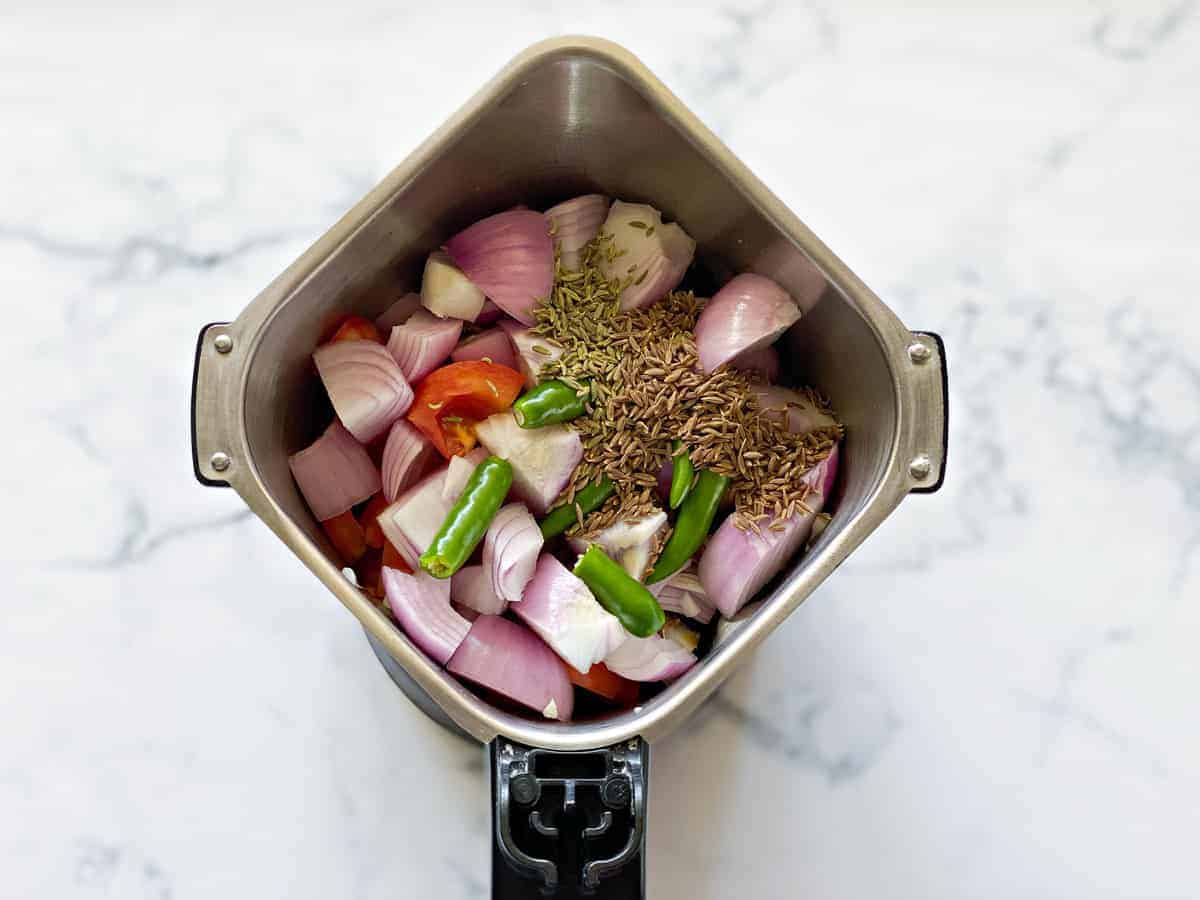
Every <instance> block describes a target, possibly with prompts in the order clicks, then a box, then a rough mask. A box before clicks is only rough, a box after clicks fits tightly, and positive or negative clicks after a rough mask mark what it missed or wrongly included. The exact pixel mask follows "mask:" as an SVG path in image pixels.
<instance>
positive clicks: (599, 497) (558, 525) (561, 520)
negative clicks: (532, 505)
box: [538, 475, 616, 540]
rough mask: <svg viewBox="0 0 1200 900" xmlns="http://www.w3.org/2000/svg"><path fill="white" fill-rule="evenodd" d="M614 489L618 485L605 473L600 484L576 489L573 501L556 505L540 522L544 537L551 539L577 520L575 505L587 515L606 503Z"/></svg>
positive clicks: (539, 525)
mask: <svg viewBox="0 0 1200 900" xmlns="http://www.w3.org/2000/svg"><path fill="white" fill-rule="evenodd" d="M614 490H616V486H615V485H614V484H613V483H612V482H611V481H609V480H608V476H607V475H605V476H604V477H603V478H602V479H600V483H599V484H595V483H593V484H589V485H587V487H585V488H583V489H582V490H578V491H576V492H575V500H574V502H573V503H564V504H563V505H562V506H556V507H554V509H552V510H550V512H548V513H546V517H545V518H544V519H542V521H541V522H539V523H538V527H539V528H541V529H542V537H544V538H545V539H546V540H550V538H552V537H557V536H558V535H560V534H562V533H563V532H564V531H566V530H567V529H568V528H570V527H571V526H572V525H574V524H575V522H576V521H577V519H576V516H575V507H576V506H577V505H578V507H579V509H580V511H581V512H582V513H583V514H584V515H585V516H586V515H587V514H588V513H590V512H591V511H592V510H594V509H599V508H600V507H601V506H602V505H603V504H604V501H605V500H607V499H608V498H609V497H611V496H612V492H613V491H614Z"/></svg>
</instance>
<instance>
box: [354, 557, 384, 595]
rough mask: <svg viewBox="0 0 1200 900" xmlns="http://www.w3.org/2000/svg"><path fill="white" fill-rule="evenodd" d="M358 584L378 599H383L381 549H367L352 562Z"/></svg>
mask: <svg viewBox="0 0 1200 900" xmlns="http://www.w3.org/2000/svg"><path fill="white" fill-rule="evenodd" d="M354 574H355V575H357V576H358V583H359V586H360V587H361V588H362V589H363V590H364V591H366V592H367V593H368V594H370V595H371V596H372V597H375V598H376V599H378V600H382V599H383V551H382V550H368V551H367V552H366V553H364V554H363V557H362V559H360V560H359V561H358V562H356V563H355V564H354Z"/></svg>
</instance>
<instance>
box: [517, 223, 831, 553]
mask: <svg viewBox="0 0 1200 900" xmlns="http://www.w3.org/2000/svg"><path fill="white" fill-rule="evenodd" d="M611 249H612V248H611V244H610V243H609V239H607V238H606V237H605V236H604V235H601V236H600V237H599V238H597V239H596V240H594V241H593V242H592V243H591V244H590V245H589V246H588V248H587V249H586V251H585V253H584V255H583V260H582V264H581V266H580V268H579V269H578V270H570V269H566V268H564V267H563V266H562V265H561V264H560V265H559V266H558V268H557V271H556V277H555V281H554V289H553V291H552V293H551V295H550V297H549V298H548V299H547V300H546V301H545V302H544V303H542V304H540V305H539V306H538V307H536V308H535V310H534V315H535V317H536V319H537V323H538V324H537V326H536V328H535V333H536V334H537V335H539V336H540V337H542V338H544V339H545V340H546V342H547V344H548V345H550V346H547V347H544V348H542V349H545V350H546V356H547V357H548V361H547V362H546V363H545V364H544V365H543V367H542V369H541V372H540V375H541V377H543V378H557V379H559V380H560V381H564V382H566V383H567V384H569V385H571V386H572V387H574V388H575V389H576V390H577V391H578V392H580V394H581V395H583V396H586V397H588V400H587V403H586V410H587V414H586V415H584V416H582V417H580V418H578V419H575V420H574V421H573V422H572V427H574V428H575V429H576V430H577V431H579V433H580V435H581V436H582V438H583V448H584V455H583V462H582V463H581V464H580V465H579V466H578V468H577V469H576V470H575V473H574V476H573V478H572V480H571V483H570V485H569V486H568V488H567V490H566V491H565V492H564V495H563V501H564V502H567V503H570V502H573V501H574V497H575V494H576V493H577V492H578V491H580V490H581V489H583V488H584V487H585V486H586V485H588V484H595V483H597V482H598V481H599V480H600V479H601V478H602V477H604V476H607V477H608V478H609V479H610V480H611V481H612V483H613V484H614V485H615V488H616V490H615V493H614V495H613V497H612V498H611V499H609V500H608V501H607V502H606V503H605V505H604V506H603V507H602V508H601V509H599V510H597V511H596V512H594V513H592V514H591V515H590V516H588V517H587V518H586V519H584V517H583V515H582V512H578V513H577V516H578V518H579V519H580V520H581V521H580V522H579V523H577V524H576V526H575V528H574V529H573V531H572V533H579V532H583V533H590V532H594V531H597V530H600V529H602V528H603V527H605V526H606V525H608V524H611V523H612V522H615V521H617V520H619V519H631V518H637V517H639V516H641V515H645V514H646V512H647V511H649V510H650V509H651V508H652V507H653V506H654V505H655V504H654V499H653V495H654V489H655V486H656V484H657V483H658V472H659V470H660V469H661V468H662V467H663V465H664V464H665V463H667V462H668V461H669V460H670V459H671V457H672V453H673V446H674V442H675V441H676V440H678V441H680V442H682V444H683V445H684V447H685V448H686V452H688V454H689V456H690V458H691V460H692V463H693V465H694V466H695V468H696V469H697V470H700V469H707V470H709V471H712V472H714V473H716V474H718V475H723V476H726V477H728V478H730V479H731V484H730V487H729V496H730V497H731V498H732V500H733V502H734V505H735V507H736V518H735V522H736V523H737V525H738V527H740V528H743V529H745V528H753V529H757V525H756V522H757V521H758V520H759V519H761V518H763V517H766V516H770V517H774V518H778V517H784V518H787V517H790V516H791V515H793V514H794V513H795V512H797V511H798V510H800V509H801V508H802V506H803V503H804V498H805V496H806V494H807V492H808V491H809V490H810V488H809V487H808V486H807V485H806V484H805V483H804V482H803V481H801V479H800V476H801V475H803V474H804V473H805V472H806V471H808V470H809V469H811V468H812V467H813V466H814V465H815V464H816V463H818V462H820V461H821V460H822V459H824V458H825V457H827V456H828V455H829V453H830V451H831V450H832V449H833V447H834V446H835V445H836V444H837V442H838V441H839V440H841V438H842V428H841V426H832V427H826V428H821V429H817V430H815V431H809V432H807V433H804V434H792V433H790V432H788V431H787V430H786V429H785V428H782V427H780V425H779V424H778V423H777V417H776V418H773V417H769V416H764V415H762V409H761V407H760V405H759V398H758V396H757V394H756V393H755V392H754V390H753V386H754V385H755V383H756V382H755V379H754V376H753V375H750V374H748V373H745V372H740V371H738V370H736V369H732V368H729V367H724V366H723V367H720V368H718V369H717V370H716V371H714V372H712V373H711V374H708V375H706V374H704V372H703V371H702V370H701V368H700V366H699V357H698V355H697V349H696V342H695V340H694V338H693V337H692V332H693V329H694V328H695V325H696V320H697V319H698V318H699V315H700V313H701V312H702V311H703V308H704V301H703V300H701V299H698V298H697V297H695V296H693V294H692V293H691V292H684V291H679V292H675V293H672V294H669V295H668V296H667V297H666V299H664V300H662V301H661V302H659V303H656V304H654V305H653V306H650V307H647V308H643V309H639V310H631V311H628V312H622V311H620V308H619V304H618V300H617V291H616V290H614V285H612V284H611V283H610V282H609V281H607V280H606V279H605V278H604V276H603V274H602V273H601V271H600V268H599V265H598V262H599V259H600V256H601V254H607V253H609V252H610V251H611ZM535 349H537V348H535ZM560 349H561V355H558V356H557V358H554V359H549V358H550V357H552V356H554V354H555V353H558V351H559V350H560ZM809 397H810V399H812V400H813V401H814V402H816V403H817V404H819V408H821V409H822V411H823V412H828V411H829V410H828V406H827V404H826V403H825V402H824V400H823V399H821V398H820V397H819V396H818V395H816V394H815V392H810V394H809Z"/></svg>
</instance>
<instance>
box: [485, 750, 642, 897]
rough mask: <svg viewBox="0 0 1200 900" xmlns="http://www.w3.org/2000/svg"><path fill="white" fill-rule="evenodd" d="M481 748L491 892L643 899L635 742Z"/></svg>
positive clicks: (639, 779) (639, 759) (638, 767)
mask: <svg viewBox="0 0 1200 900" xmlns="http://www.w3.org/2000/svg"><path fill="white" fill-rule="evenodd" d="M489 755H490V759H491V775H492V838H493V840H492V897H493V900H514V898H518V897H538V896H544V897H554V898H556V900H558V898H563V900H566V898H574V897H587V898H592V900H597V898H599V900H644V898H645V896H646V892H645V835H646V827H645V826H646V795H647V791H646V778H647V774H648V764H649V747H648V746H647V745H646V743H645V742H644V741H641V740H636V739H635V740H632V741H627V742H624V743H621V744H618V745H617V746H615V747H607V748H602V749H599V750H589V751H579V752H569V753H568V752H560V751H550V750H538V749H535V748H530V747H524V746H522V745H520V744H517V743H515V742H513V741H509V740H506V739H504V738H499V739H497V740H495V741H493V742H492V744H491V747H490V748H489Z"/></svg>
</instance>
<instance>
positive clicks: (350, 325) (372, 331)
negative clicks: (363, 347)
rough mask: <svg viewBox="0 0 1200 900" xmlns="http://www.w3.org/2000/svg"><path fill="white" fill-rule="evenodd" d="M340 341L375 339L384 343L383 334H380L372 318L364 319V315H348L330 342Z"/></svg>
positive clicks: (379, 342)
mask: <svg viewBox="0 0 1200 900" xmlns="http://www.w3.org/2000/svg"><path fill="white" fill-rule="evenodd" d="M338 341H374V342H375V343H377V344H382V343H383V336H382V335H380V333H379V329H378V328H376V327H375V323H374V322H372V321H371V320H370V319H364V318H363V317H362V316H346V318H344V319H343V320H342V321H341V323H340V324H339V325H338V327H337V330H336V331H335V332H334V333H333V337H331V338H330V339H329V343H330V344H336V343H337V342H338Z"/></svg>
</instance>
